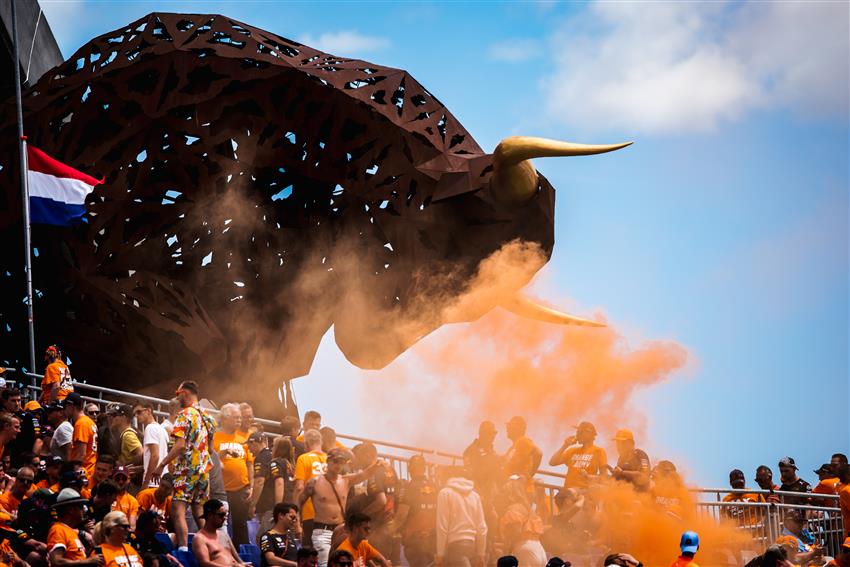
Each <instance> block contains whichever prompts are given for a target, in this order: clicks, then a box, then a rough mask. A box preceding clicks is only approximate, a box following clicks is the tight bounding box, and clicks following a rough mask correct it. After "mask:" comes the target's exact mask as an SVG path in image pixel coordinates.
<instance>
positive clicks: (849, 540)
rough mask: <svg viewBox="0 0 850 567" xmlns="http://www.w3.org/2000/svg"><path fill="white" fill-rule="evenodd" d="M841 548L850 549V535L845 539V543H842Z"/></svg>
mask: <svg viewBox="0 0 850 567" xmlns="http://www.w3.org/2000/svg"><path fill="white" fill-rule="evenodd" d="M841 549H850V537H848V538H847V539H845V540H844V543H842V544H841Z"/></svg>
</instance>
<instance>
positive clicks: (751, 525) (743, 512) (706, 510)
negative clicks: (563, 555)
mask: <svg viewBox="0 0 850 567" xmlns="http://www.w3.org/2000/svg"><path fill="white" fill-rule="evenodd" d="M7 370H12V371H14V369H12V368H9V369H7ZM25 375H26V376H27V377H28V378H29V384H26V383H24V384H23V387H24V388H25V389H27V390H29V391H30V392H31V393H33V394H35V393H36V392H40V391H41V387H40V386H39V381H40V380H41V378H42V376H41V375H39V374H33V373H31V372H27V373H25ZM74 389H75V391H78V393H80V397H81V398H82V399H83V400H86V401H88V402H94V403H97V404H109V403H115V402H123V403H134V402H139V401H143V402H150V403H151V404H153V405H154V406H155V412H154V413H156V415H158V416H161V417H167V416H168V412H167V411H165V408H167V407H168V402H169V400H166V399H163V398H156V397H153V396H147V395H144V394H136V393H132V392H125V391H122V390H116V389H113V388H106V387H103V386H96V385H94V384H87V383H85V382H74ZM80 390H82V391H85V392H88V394H84V393H83V392H81V391H80ZM30 397H31V398H33V399H36V398H37V397H38V394H35V395H31V396H30ZM208 411H209V412H210V413H212V414H214V415H217V414H218V410H214V409H210V410H208ZM255 421H256V422H258V423H260V424H262V425H263V427H264V428H265V429H266V433H267V434H268V435H270V436H272V437H277V436H279V433H277V432H275V431H274V430H279V428H280V422H278V421H274V420H271V419H263V418H255ZM269 429H272V430H271V431H269ZM337 438H338V439H341V440H343V441H353V442H356V443H363V442H369V443H372V444H373V445H375V446H376V447H378V448H379V457H380V458H382V459H384V460H386V461H387V462H388V463H389V464H390V465H391V466H392V467H393V469H394V470H395V472H396V474H397V475H398V477H399V478H400V479H407V478H408V474H407V465H408V461H409V460H410V457H412V456H413V455H423V456H425V457H427V459H426V460H427V462H428V468H429V473H430V474H431V478H437V476H436V475H437V471H438V469H440V468H441V467H445V466H459V465H462V464H463V457H462V456H461V455H456V454H453V453H447V452H444V451H437V450H433V449H428V448H423V447H415V446H412V445H404V444H401V443H393V442H390V441H381V440H376V439H368V438H365V437H359V436H356V435H348V434H343V433H337ZM564 478H565V475H564V474H562V473H557V472H554V471H538V473H537V475H536V477H535V484H536V485H537V494H538V502H539V503H540V504H541V508H542V510H541V512H542V514H541V515H542V516H543V517H544V520H548V519H549V518H550V517H551V514H553V513H555V511H556V510H557V506H556V504H555V498H556V496H557V494H558V492H559V491H560V490H561V489H562V487H563V479H564ZM552 479H558V480H557V481H556V482H558V484H553V483H552ZM689 490H690V491H691V493H692V494H694V499H695V505H696V509H697V513H698V514H700V515H701V516H703V517H708V518H712V519H714V520H715V521H717V522H720V521H723V520H726V521H730V522H733V523H735V524H737V526H738V529H741V530H743V531H746V532H747V533H748V535H750V536H751V538H752V540H753V542H754V544H755V545H756V547H757V548H759V549H764V547H766V546H767V545H768V544H770V543H771V542H774V541H776V539H777V538H778V537H779V536H780V535H781V534H782V525H783V524H782V522H783V517H784V514H785V513H786V512H787V511H788V510H792V509H796V510H802V511H804V512H805V513H806V517H807V519H808V520H807V521H808V526H807V527H808V529H809V531H810V532H811V533H812V535H814V536H815V538H816V540H817V541H818V542H819V543H820V544H821V545H823V547H824V549H825V551H826V553H827V554H828V555H832V556H835V555H837V554H838V553H839V551H840V546H841V543H842V542H843V541H844V535H843V534H844V533H845V531H844V524H843V521H842V517H841V511H840V509H839V508H838V496H837V495H834V494H817V495H815V497H816V498H817V499H819V500H822V501H825V502H827V503H828V504H830V505H829V506H811V505H800V504H797V503H792V502H789V499H799V498H801V494H800V493H799V492H783V491H778V490H777V491H772V490H754V489H740V490H738V489H732V488H692V489H689ZM729 494H761V495H762V496H763V497H764V498H765V500H767V498H768V497H769V496H778V497H779V503H772V502H739V501H733V502H724V501H723V499H724V497H726V496H727V495H729ZM833 504H834V505H833Z"/></svg>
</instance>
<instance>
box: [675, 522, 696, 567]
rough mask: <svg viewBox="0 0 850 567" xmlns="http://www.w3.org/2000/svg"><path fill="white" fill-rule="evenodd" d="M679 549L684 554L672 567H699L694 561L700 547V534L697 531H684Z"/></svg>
mask: <svg viewBox="0 0 850 567" xmlns="http://www.w3.org/2000/svg"><path fill="white" fill-rule="evenodd" d="M679 549H681V550H682V554H681V555H680V556H679V557H678V558H677V559H676V561H674V562H673V563H672V564H671V565H670V567H699V565H697V564H696V562H695V561H694V556H695V555H696V554H697V550H698V549H699V535H697V533H696V532H692V531H687V532H685V533H683V534H682V539H681V541H680V542H679Z"/></svg>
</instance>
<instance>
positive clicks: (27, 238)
mask: <svg viewBox="0 0 850 567" xmlns="http://www.w3.org/2000/svg"><path fill="white" fill-rule="evenodd" d="M12 45H13V47H14V67H15V103H16V104H17V110H18V147H19V149H20V152H21V200H22V201H23V207H24V249H25V250H24V258H26V276H27V331H28V334H29V347H30V364H29V365H30V368H29V371H30V372H35V371H36V368H35V326H34V323H33V305H32V304H33V295H32V243H31V234H30V194H29V188H28V187H27V138H26V136H24V113H23V104H22V103H21V64H20V58H19V54H18V18H17V15H16V13H15V0H12Z"/></svg>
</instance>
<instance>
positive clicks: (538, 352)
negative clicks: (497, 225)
mask: <svg viewBox="0 0 850 567" xmlns="http://www.w3.org/2000/svg"><path fill="white" fill-rule="evenodd" d="M544 263H545V259H544V258H543V257H542V255H541V254H540V252H539V250H538V249H537V248H535V247H534V246H529V245H525V244H521V243H516V242H515V243H511V244H509V245H507V246H505V247H504V248H503V249H502V250H500V251H499V252H497V253H496V254H494V255H493V256H491V257H490V258H488V259H487V260H486V261H485V262H483V263H482V264H481V266H480V268H479V272H478V275H477V277H476V278H474V280H473V281H472V282H471V284H470V286H469V288H468V290H467V291H466V292H465V293H464V294H462V295H461V296H460V297H458V298H456V300H454V301H452V302H450V303H449V304H448V305H447V306H446V307H444V309H443V310H442V311H441V313H440V314H439V317H440V318H441V320H443V321H452V320H464V319H476V318H477V317H479V316H480V314H481V313H484V312H486V311H487V309H488V306H492V305H494V304H500V303H504V301H505V300H506V299H508V298H510V297H513V294H515V293H516V291H517V290H518V289H520V288H522V287H523V286H524V285H525V284H527V282H529V281H530V280H531V278H532V277H533V274H535V273H536V272H537V271H538V270H539V268H540V267H541V266H542V265H543V264H544ZM601 317H602V315H601V314H597V319H600V318H601ZM688 360H689V353H688V351H687V349H686V348H685V347H683V346H682V345H680V344H678V343H676V342H675V341H670V340H642V341H633V340H630V339H629V338H627V337H626V336H624V335H623V334H622V333H621V332H619V331H618V330H617V328H616V326H614V325H612V324H610V323H609V324H608V326H607V327H602V328H588V327H575V326H559V325H553V324H547V323H540V322H536V321H531V320H528V319H522V318H520V317H518V316H516V315H514V314H511V313H509V312H507V311H505V310H502V309H499V308H497V309H494V310H492V311H490V312H488V313H487V314H486V315H484V316H483V317H480V318H478V319H477V320H475V321H474V322H472V323H468V324H461V325H449V326H446V327H443V328H441V329H439V330H438V331H436V332H435V333H434V334H433V335H432V336H430V337H428V338H426V339H424V340H421V341H420V342H419V343H417V344H416V345H415V346H414V347H413V348H411V349H410V351H408V352H407V353H406V354H405V355H403V356H402V357H401V358H400V359H399V360H397V361H396V362H395V363H393V364H391V365H390V366H389V367H387V368H386V369H384V370H382V371H379V372H375V373H370V374H369V379H367V380H365V381H364V383H365V384H366V387H365V391H364V392H363V395H362V399H361V400H360V404H359V407H361V408H362V409H363V413H364V415H368V416H369V419H368V421H369V429H370V430H374V431H383V432H385V435H384V438H390V439H393V440H396V441H399V442H404V443H409V444H415V445H418V446H422V447H429V448H436V449H439V450H443V451H451V452H455V453H459V452H460V451H462V450H463V448H464V447H465V446H466V445H467V444H468V443H469V442H470V441H471V440H472V439H473V438H474V437H475V435H476V432H477V427H478V424H479V423H480V421H481V420H484V419H490V420H493V421H495V422H496V423H497V424H499V423H504V421H505V420H507V419H508V418H509V417H511V416H513V415H521V416H524V417H525V418H526V421H527V422H528V433H529V435H530V436H531V437H532V438H533V439H534V440H535V441H536V442H537V444H538V445H540V446H541V447H542V448H543V451H544V457H543V464H544V467H543V468H546V466H545V463H546V462H547V461H548V458H549V456H550V454H551V450H553V449H554V448H556V447H559V446H560V444H561V442H562V441H563V439H564V437H566V436H567V435H570V434H572V433H573V432H574V430H573V429H572V427H571V425H572V424H577V423H578V422H579V421H584V420H587V421H591V422H593V423H594V424H595V425H596V426H597V429H598V430H599V432H600V437H599V439H598V440H597V444H599V445H602V446H603V447H605V448H606V449H607V450H608V460H609V462H611V463H616V460H617V455H616V451H615V450H614V449H613V447H612V445H613V443H611V442H610V441H609V439H610V438H611V434H612V433H613V432H614V430H616V429H618V428H623V427H628V428H632V429H636V430H638V431H639V432H643V431H644V430H645V421H646V416H645V415H643V414H642V413H640V412H639V411H637V410H636V409H635V408H634V407H633V406H632V398H633V396H634V394H635V393H636V391H638V390H639V389H641V388H648V387H651V386H654V385H657V384H659V383H661V382H663V381H665V380H668V379H669V378H671V377H672V376H673V375H674V374H675V373H677V372H678V371H681V370H682V369H683V368H684V367H685V366H686V364H687V362H688ZM500 429H501V428H500ZM502 431H504V430H503V429H502ZM641 438H642V439H643V441H645V440H646V435H641V434H640V433H639V434H638V445H639V446H640V445H641ZM506 444H507V442H506V441H505V439H504V437H500V438H499V439H497V446H501V447H502V448H505V446H506ZM547 447H549V448H550V449H549V450H548V451H547V449H546V448H547ZM657 460H658V457H657V456H656V458H655V459H654V461H657ZM658 486H659V490H660V491H661V492H662V494H659V492H658V491H656V492H653V493H640V492H636V491H635V490H634V489H632V487H631V486H630V485H626V484H623V483H616V482H613V481H611V482H606V483H604V484H603V485H602V486H600V487H599V488H598V489H597V490H595V491H594V495H593V497H592V498H593V501H594V505H593V506H589V508H592V509H593V510H594V512H593V513H590V514H586V515H583V516H581V519H580V518H579V517H577V518H576V520H575V525H576V528H577V530H581V529H586V530H587V532H588V533H590V534H592V537H591V539H590V540H583V541H581V542H579V543H578V545H577V546H576V547H575V548H574V550H575V553H577V554H582V553H591V554H594V553H595V554H596V555H599V554H605V553H609V552H612V551H617V552H629V553H632V554H634V555H636V556H637V557H639V558H640V559H641V560H642V561H644V563H645V564H647V565H668V564H669V563H670V562H671V561H672V559H673V558H675V556H676V552H677V550H678V544H679V537H680V536H681V534H682V532H683V531H684V530H686V529H693V530H697V531H698V532H699V533H700V535H701V538H702V540H703V541H704V542H705V546H704V547H705V549H709V548H713V549H714V550H715V551H716V550H717V549H718V548H720V547H722V548H723V549H724V552H723V553H725V552H726V551H730V552H732V553H737V552H738V551H739V550H740V549H742V548H743V547H744V546H745V542H746V541H747V539H748V538H747V537H746V535H742V533H741V531H740V530H737V529H735V528H734V527H733V526H730V525H726V524H717V522H716V521H714V520H711V519H708V518H701V517H700V516H699V515H698V514H697V511H696V507H695V506H694V502H693V500H692V498H691V495H690V494H689V493H688V491H687V489H686V488H685V486H684V484H683V483H681V481H677V482H676V483H674V485H673V486H669V485H668V486H664V483H662V484H661V485H658ZM659 496H660V499H658V500H657V499H656V497H659ZM671 500H672V501H675V502H676V504H675V505H674V506H672V507H671V506H670V505H669V503H670V501H671ZM671 508H672V509H671ZM709 553H710V552H708V551H706V552H705V553H703V554H702V557H703V559H706V558H707V557H706V556H707V555H709ZM711 553H714V552H711ZM723 553H721V554H720V556H717V555H716V554H714V555H711V556H709V557H710V558H711V559H710V561H711V562H709V564H725V559H724V558H722V557H721V556H722V555H723ZM579 556H580V555H579ZM732 557H735V556H734V555H733V556H732ZM567 558H571V557H570V556H567ZM714 561H716V563H713V562H714ZM732 561H733V564H734V563H735V561H736V559H733V560H732Z"/></svg>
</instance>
